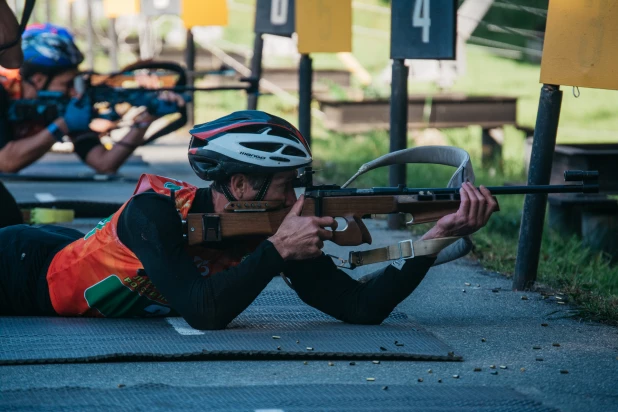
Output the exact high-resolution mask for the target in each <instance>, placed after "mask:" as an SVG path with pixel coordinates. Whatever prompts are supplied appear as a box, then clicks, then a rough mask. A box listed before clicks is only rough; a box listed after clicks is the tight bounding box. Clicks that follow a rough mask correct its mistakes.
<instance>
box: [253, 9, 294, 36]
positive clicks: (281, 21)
mask: <svg viewBox="0 0 618 412" xmlns="http://www.w3.org/2000/svg"><path fill="white" fill-rule="evenodd" d="M294 10H295V4H294V0H257V4H256V11H255V32H256V33H266V34H276V35H278V36H286V37H290V36H292V34H294V32H295V31H296V26H295V24H294V16H295V14H294Z"/></svg>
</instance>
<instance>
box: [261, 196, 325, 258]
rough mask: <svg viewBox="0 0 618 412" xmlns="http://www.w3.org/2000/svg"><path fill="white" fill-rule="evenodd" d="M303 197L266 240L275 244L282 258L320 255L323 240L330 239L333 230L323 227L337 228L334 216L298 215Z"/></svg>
mask: <svg viewBox="0 0 618 412" xmlns="http://www.w3.org/2000/svg"><path fill="white" fill-rule="evenodd" d="M304 203H305V197H304V196H301V197H300V198H299V199H298V200H297V201H296V203H295V204H294V206H292V209H291V210H290V212H289V213H288V215H287V216H286V217H285V219H283V222H281V226H279V229H278V230H277V233H275V234H274V235H273V236H271V237H270V238H269V239H268V240H269V241H270V242H271V243H272V244H273V245H274V246H275V248H276V249H277V251H278V252H279V254H280V255H281V257H282V258H283V259H284V260H304V259H311V258H315V257H318V256H320V254H321V253H322V248H323V247H324V241H325V240H331V239H332V237H333V232H332V231H330V230H326V229H324V228H325V227H330V228H332V230H335V229H337V222H336V221H335V219H334V218H332V217H328V216H324V217H316V216H300V214H301V212H302V210H303V204H304Z"/></svg>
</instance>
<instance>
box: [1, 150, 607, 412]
mask: <svg viewBox="0 0 618 412" xmlns="http://www.w3.org/2000/svg"><path fill="white" fill-rule="evenodd" d="M185 150H186V149H185V145H184V144H181V143H178V144H176V142H175V141H169V142H168V143H167V144H166V145H164V144H162V145H156V146H151V147H147V148H144V149H140V152H139V153H138V154H139V155H141V156H142V157H143V160H145V161H146V162H148V164H149V165H148V166H140V167H141V170H142V171H147V172H155V173H161V174H165V175H167V176H170V177H175V178H179V179H181V180H186V181H189V182H191V183H194V184H200V183H199V182H200V181H199V180H198V179H197V178H196V177H195V176H194V175H192V172H191V170H190V168H189V167H188V165H186V164H185V163H184V162H186V160H185V159H186V157H184V153H186V152H185ZM129 167H136V166H131V165H129V166H127V168H129ZM120 172H121V173H122V172H123V170H122V169H121V171H120ZM132 172H133V170H132ZM439 183H440V182H436V184H439ZM6 186H7V187H8V188H9V190H11V191H12V192H13V193H14V194H15V196H16V197H17V200H18V201H33V200H34V199H35V198H36V197H35V196H34V194H35V193H49V194H51V195H52V196H54V197H56V198H58V199H59V200H60V199H88V200H99V201H101V200H103V201H117V202H122V201H124V200H126V199H127V197H128V196H130V194H131V193H132V191H133V187H134V183H131V182H115V183H111V182H110V183H91V184H75V183H44V184H42V183H34V182H27V183H24V182H9V183H7V184H6ZM82 223H83V226H84V227H89V226H90V225H92V222H90V221H88V222H82ZM368 227H369V229H370V231H371V233H372V236H373V239H374V246H375V245H377V246H379V245H385V244H389V243H393V242H395V241H397V240H402V239H405V238H406V235H407V233H406V232H405V231H388V230H385V228H384V227H385V221H383V220H377V219H376V220H370V221H368ZM345 250H346V249H345V248H340V247H338V246H336V245H333V244H328V245H327V246H326V252H327V253H332V254H336V255H340V256H343V257H345V256H346V255H347V253H346V251H345ZM376 267H377V265H373V266H368V267H366V268H359V269H356V270H354V271H350V274H351V276H353V277H360V276H362V275H363V274H364V273H365V272H369V271H373V270H375V269H376ZM268 288H269V289H271V290H275V289H281V288H287V286H286V285H285V284H284V283H283V281H282V280H280V279H275V280H273V281H272V282H271V284H270V285H269V286H268ZM522 297H525V298H527V299H525V300H524V299H522ZM559 298H560V296H549V297H544V296H542V295H541V294H540V293H531V292H526V293H522V292H512V291H511V282H510V281H509V280H507V279H505V278H504V277H502V276H500V275H498V274H494V273H490V272H487V271H484V270H483V269H482V267H480V266H479V265H478V264H477V263H476V262H473V261H471V260H469V259H460V260H459V261H456V262H452V263H449V264H445V265H442V266H438V267H435V268H432V269H431V270H430V272H429V273H428V274H427V276H426V278H425V279H424V280H423V282H422V283H421V285H420V286H419V288H418V289H417V290H416V291H415V292H414V293H413V294H412V295H411V296H410V297H408V298H407V299H406V300H405V301H404V302H402V303H401V304H400V305H399V307H398V308H397V310H399V311H402V312H405V313H406V314H408V316H410V317H411V318H413V320H414V321H415V322H418V323H419V324H421V325H422V326H423V327H424V328H426V329H427V330H428V331H430V332H431V333H433V334H434V335H435V336H437V337H438V338H439V339H441V340H442V341H443V342H445V343H446V344H448V345H449V346H451V347H453V348H454V349H455V351H456V353H457V354H458V355H461V356H463V358H464V361H463V362H407V361H382V362H381V363H380V364H374V363H372V362H364V361H357V362H356V364H355V365H354V366H351V365H349V362H343V361H339V362H334V364H333V365H332V366H329V363H328V362H327V361H310V362H308V364H307V365H305V364H304V363H303V361H254V362H250V361H208V362H153V363H146V362H133V363H107V364H105V363H103V364H72V365H31V366H4V367H1V368H0V369H1V371H0V389H1V390H12V389H27V388H60V387H65V386H78V387H86V388H117V387H118V385H119V384H124V385H127V386H129V385H139V384H157V383H159V384H165V385H172V386H182V387H196V386H200V387H207V386H245V385H294V384H332V385H337V384H363V385H413V386H414V387H417V386H418V385H425V386H427V385H429V386H432V387H433V386H440V385H442V386H458V385H459V386H489V387H495V388H496V390H500V389H501V388H505V387H506V388H512V389H514V390H516V391H518V392H520V393H522V394H525V395H526V396H528V397H530V398H532V399H534V400H537V401H540V402H542V403H543V404H544V405H547V406H551V407H555V408H558V409H560V410H563V411H618V328H615V327H610V326H606V325H601V324H597V323H591V322H584V321H580V320H578V319H577V318H574V317H573V316H572V315H573V314H574V312H575V311H574V308H573V307H571V306H570V305H569V303H568V302H566V303H564V304H562V303H561V302H565V300H564V299H559ZM565 299H566V298H565ZM544 325H546V326H544ZM535 348H538V349H535ZM492 365H494V366H495V369H494V368H492ZM475 368H479V369H480V371H474V370H475ZM454 375H458V378H453V376H454ZM367 377H374V378H375V381H374V382H368V381H367V380H366V378H367ZM419 378H422V382H419ZM440 379H441V383H439V382H438V381H439V380H440Z"/></svg>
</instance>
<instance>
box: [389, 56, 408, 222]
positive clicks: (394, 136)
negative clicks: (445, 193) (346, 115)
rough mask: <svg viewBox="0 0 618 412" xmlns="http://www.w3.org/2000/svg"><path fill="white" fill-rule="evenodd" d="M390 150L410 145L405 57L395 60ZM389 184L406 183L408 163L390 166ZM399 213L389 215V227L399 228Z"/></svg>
mask: <svg viewBox="0 0 618 412" xmlns="http://www.w3.org/2000/svg"><path fill="white" fill-rule="evenodd" d="M390 138H391V144H390V151H391V153H392V152H394V151H397V150H402V149H406V148H407V147H408V66H406V64H405V60H403V59H395V60H393V76H392V82H391V119H390ZM388 183H389V186H397V185H400V184H403V185H405V184H406V165H393V166H390V169H389V176H388ZM402 217H403V216H402V215H400V214H399V213H397V214H393V215H389V216H388V227H389V228H390V229H399V228H400V227H401V226H402V224H403V220H402Z"/></svg>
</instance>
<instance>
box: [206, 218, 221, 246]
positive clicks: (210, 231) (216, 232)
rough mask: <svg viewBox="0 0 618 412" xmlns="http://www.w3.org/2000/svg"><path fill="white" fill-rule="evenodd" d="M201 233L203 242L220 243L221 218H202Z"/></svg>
mask: <svg viewBox="0 0 618 412" xmlns="http://www.w3.org/2000/svg"><path fill="white" fill-rule="evenodd" d="M202 233H203V238H204V242H220V241H221V239H222V238H221V218H220V217H219V216H213V215H206V214H205V215H203V216H202Z"/></svg>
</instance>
